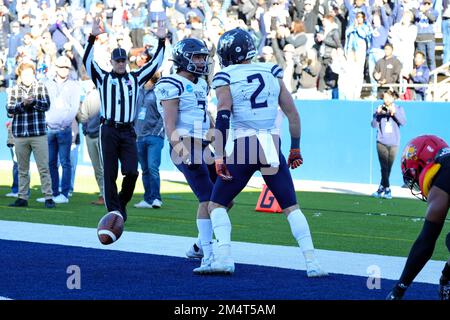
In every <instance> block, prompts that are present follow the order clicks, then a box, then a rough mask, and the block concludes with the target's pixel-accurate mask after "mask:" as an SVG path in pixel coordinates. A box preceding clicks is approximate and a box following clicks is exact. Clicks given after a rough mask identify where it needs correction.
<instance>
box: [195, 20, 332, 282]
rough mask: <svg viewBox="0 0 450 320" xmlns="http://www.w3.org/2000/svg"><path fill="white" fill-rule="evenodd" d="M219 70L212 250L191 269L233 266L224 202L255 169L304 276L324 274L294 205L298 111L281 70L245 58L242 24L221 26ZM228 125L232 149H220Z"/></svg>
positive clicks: (251, 50) (247, 42)
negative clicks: (284, 122)
mask: <svg viewBox="0 0 450 320" xmlns="http://www.w3.org/2000/svg"><path fill="white" fill-rule="evenodd" d="M217 54H218V55H219V60H220V64H221V66H222V70H221V71H220V72H217V73H216V74H215V76H214V78H213V82H212V87H213V88H214V89H215V90H216V96H217V99H218V104H217V119H216V130H215V134H214V149H215V167H216V172H217V175H218V178H217V180H216V182H215V184H214V188H213V191H212V195H211V199H210V204H209V212H210V217H211V222H212V226H213V230H214V234H215V236H216V239H217V241H218V248H217V252H215V253H214V255H212V256H211V258H210V259H206V258H204V259H203V260H202V263H201V265H200V267H199V268H196V269H194V273H198V274H209V273H225V274H231V273H233V272H234V268H235V267H234V260H233V258H232V256H231V222H230V219H229V217H228V213H227V210H226V206H227V204H228V203H230V202H231V201H232V200H233V199H234V197H236V196H237V195H238V194H239V193H240V192H241V190H242V189H243V188H244V187H245V186H246V185H247V182H248V181H249V180H250V178H251V177H252V176H253V174H254V173H255V172H256V171H261V174H262V176H263V178H264V181H265V182H266V184H267V186H268V187H269V189H270V190H271V191H272V192H273V194H274V195H275V197H276V199H277V200H278V202H279V204H280V206H281V208H282V209H283V212H284V213H285V215H286V216H287V220H288V221H289V224H290V227H291V231H292V234H293V235H294V238H295V239H296V240H297V242H298V244H299V246H300V248H301V250H302V252H303V255H304V257H305V261H306V269H307V270H306V271H307V275H308V277H321V276H326V275H327V273H326V272H325V271H324V270H323V269H322V267H321V266H320V265H319V263H318V261H317V259H316V257H315V251H314V246H313V242H312V238H311V234H310V231H309V226H308V222H307V221H306V218H305V216H304V215H303V213H302V211H301V210H300V208H299V206H298V204H297V199H296V195H295V189H294V184H293V181H292V177H291V174H290V172H289V167H290V168H291V169H295V168H297V167H299V166H300V165H301V164H302V163H303V159H302V156H301V153H300V117H299V114H298V112H297V109H296V107H295V104H294V101H293V99H292V96H291V94H290V93H289V92H288V91H287V89H286V86H285V85H284V83H283V80H282V78H283V70H282V69H281V68H280V67H279V66H278V65H276V64H271V63H251V59H252V58H253V57H254V56H255V55H256V48H255V45H254V43H253V39H252V37H251V35H250V34H249V33H248V32H246V31H244V30H242V29H239V28H237V29H233V30H230V31H227V32H225V33H224V34H223V35H222V36H221V37H220V39H219V43H218V46H217ZM278 106H280V107H281V110H282V111H283V112H284V113H285V114H286V116H287V118H288V120H289V131H290V135H291V150H290V154H289V158H288V161H286V159H285V158H284V156H283V154H282V153H281V150H280V138H279V132H278V130H277V128H276V124H275V119H276V116H277V111H278ZM230 123H231V128H232V130H233V137H234V148H233V152H232V153H231V154H230V155H229V156H226V155H225V154H224V152H223V150H224V144H225V141H226V140H227V134H228V130H229V128H230Z"/></svg>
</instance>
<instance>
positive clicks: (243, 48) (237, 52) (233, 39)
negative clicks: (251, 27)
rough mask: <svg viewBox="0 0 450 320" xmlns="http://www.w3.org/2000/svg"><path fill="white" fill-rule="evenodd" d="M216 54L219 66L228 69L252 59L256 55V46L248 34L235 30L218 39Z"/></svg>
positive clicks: (241, 30)
mask: <svg viewBox="0 0 450 320" xmlns="http://www.w3.org/2000/svg"><path fill="white" fill-rule="evenodd" d="M217 54H218V55H219V60H220V64H221V66H222V67H228V66H229V65H232V64H239V63H241V62H243V61H245V60H249V59H252V58H253V57H254V56H255V55H256V46H255V43H254V42H253V38H252V36H251V35H250V33H248V32H247V31H245V30H243V29H239V28H236V29H233V30H229V31H227V32H225V33H224V34H223V35H222V36H221V37H220V39H219V44H218V45H217Z"/></svg>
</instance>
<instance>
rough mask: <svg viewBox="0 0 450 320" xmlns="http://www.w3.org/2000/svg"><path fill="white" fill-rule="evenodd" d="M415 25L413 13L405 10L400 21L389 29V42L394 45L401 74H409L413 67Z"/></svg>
mask: <svg viewBox="0 0 450 320" xmlns="http://www.w3.org/2000/svg"><path fill="white" fill-rule="evenodd" d="M416 37H417V26H416V25H415V24H414V14H413V13H412V12H411V11H409V10H406V11H404V12H403V16H402V19H401V21H400V22H398V23H396V24H394V25H393V26H392V27H391V29H390V30H389V37H388V38H389V42H390V43H392V45H393V46H394V56H396V57H397V58H398V60H400V62H401V64H402V76H403V77H405V76H406V77H407V76H409V74H410V72H411V71H412V69H413V68H414V65H413V61H414V51H415V39H416Z"/></svg>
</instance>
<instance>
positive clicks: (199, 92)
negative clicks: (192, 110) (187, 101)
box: [194, 91, 206, 100]
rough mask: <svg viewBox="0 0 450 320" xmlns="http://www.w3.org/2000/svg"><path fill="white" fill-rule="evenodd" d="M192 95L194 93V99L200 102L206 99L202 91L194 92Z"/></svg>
mask: <svg viewBox="0 0 450 320" xmlns="http://www.w3.org/2000/svg"><path fill="white" fill-rule="evenodd" d="M194 93H195V97H196V98H197V99H200V100H202V99H205V98H206V95H205V92H203V91H195V92H194Z"/></svg>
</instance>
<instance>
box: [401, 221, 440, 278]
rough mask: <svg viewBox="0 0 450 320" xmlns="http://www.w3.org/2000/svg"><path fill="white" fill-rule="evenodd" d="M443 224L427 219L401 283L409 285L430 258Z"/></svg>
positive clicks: (411, 252) (410, 254)
mask: <svg viewBox="0 0 450 320" xmlns="http://www.w3.org/2000/svg"><path fill="white" fill-rule="evenodd" d="M443 226H444V224H443V223H434V222H431V221H428V220H425V223H424V225H423V228H422V232H421V233H420V235H419V237H418V238H417V240H416V242H415V243H414V245H413V246H412V248H411V251H410V252H409V256H408V260H407V261H406V265H405V268H404V269H403V273H402V275H401V277H400V280H399V283H400V284H403V285H405V286H409V285H410V284H411V283H412V282H413V280H414V278H415V277H416V276H417V275H418V274H419V272H420V271H421V270H422V268H423V267H424V266H425V264H426V263H427V262H428V260H430V258H431V256H432V255H433V251H434V247H435V245H436V241H437V239H438V237H439V234H440V233H441V230H442V227H443Z"/></svg>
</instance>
